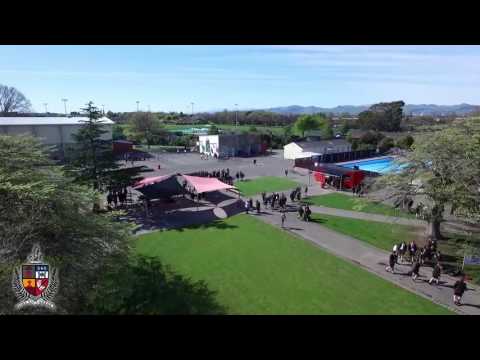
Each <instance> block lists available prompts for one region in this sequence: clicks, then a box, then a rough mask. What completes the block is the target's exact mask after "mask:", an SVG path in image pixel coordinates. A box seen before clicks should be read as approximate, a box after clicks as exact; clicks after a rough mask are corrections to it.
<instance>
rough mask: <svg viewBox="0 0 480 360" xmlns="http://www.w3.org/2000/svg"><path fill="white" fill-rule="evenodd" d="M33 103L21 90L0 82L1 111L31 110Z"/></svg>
mask: <svg viewBox="0 0 480 360" xmlns="http://www.w3.org/2000/svg"><path fill="white" fill-rule="evenodd" d="M31 108H32V104H31V103H30V100H28V99H27V98H26V97H25V95H23V94H22V92H21V91H19V90H17V89H16V88H14V87H12V86H6V85H2V84H0V113H10V112H29V111H31Z"/></svg>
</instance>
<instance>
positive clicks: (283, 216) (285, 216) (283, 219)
mask: <svg viewBox="0 0 480 360" xmlns="http://www.w3.org/2000/svg"><path fill="white" fill-rule="evenodd" d="M286 219H287V215H285V212H284V211H282V228H283V226H284V224H285V220H286Z"/></svg>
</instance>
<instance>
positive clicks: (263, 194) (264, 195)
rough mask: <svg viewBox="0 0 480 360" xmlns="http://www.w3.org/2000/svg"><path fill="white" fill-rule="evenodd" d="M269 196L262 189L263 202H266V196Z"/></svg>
mask: <svg viewBox="0 0 480 360" xmlns="http://www.w3.org/2000/svg"><path fill="white" fill-rule="evenodd" d="M266 197H267V194H266V193H265V191H262V201H263V203H264V204H265V198H266Z"/></svg>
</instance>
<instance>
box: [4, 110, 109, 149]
mask: <svg viewBox="0 0 480 360" xmlns="http://www.w3.org/2000/svg"><path fill="white" fill-rule="evenodd" d="M100 120H101V121H102V123H103V124H104V125H105V130H107V132H106V133H105V134H103V135H102V138H103V139H104V140H112V125H113V124H114V122H113V121H112V120H110V119H108V118H106V117H102V118H101V119H100ZM85 121H88V118H87V117H0V134H3V135H21V134H29V135H32V136H35V137H38V138H40V139H41V140H42V142H43V143H44V144H47V145H62V144H70V143H73V142H74V139H73V137H72V134H74V133H76V132H77V131H78V130H79V129H80V127H81V126H82V124H83V123H84V122H85Z"/></svg>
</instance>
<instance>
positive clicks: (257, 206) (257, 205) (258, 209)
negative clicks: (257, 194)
mask: <svg viewBox="0 0 480 360" xmlns="http://www.w3.org/2000/svg"><path fill="white" fill-rule="evenodd" d="M255 206H256V208H257V214H260V201H259V200H258V199H257V201H256V203H255Z"/></svg>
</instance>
